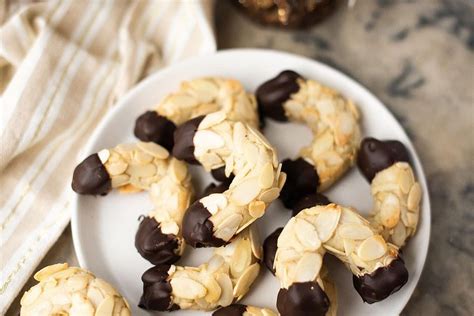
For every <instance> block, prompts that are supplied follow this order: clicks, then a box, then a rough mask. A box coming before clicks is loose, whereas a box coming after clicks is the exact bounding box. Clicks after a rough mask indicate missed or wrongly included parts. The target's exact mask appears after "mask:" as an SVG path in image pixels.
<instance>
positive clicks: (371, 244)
mask: <svg viewBox="0 0 474 316" xmlns="http://www.w3.org/2000/svg"><path fill="white" fill-rule="evenodd" d="M386 253H387V244H386V243H385V240H384V239H383V238H382V236H380V235H374V236H372V237H369V238H367V239H366V240H364V241H363V242H362V243H361V244H360V245H359V248H358V249H357V255H358V256H359V257H360V258H361V259H362V260H364V261H371V260H375V259H378V258H380V257H382V256H383V255H384V254H386Z"/></svg>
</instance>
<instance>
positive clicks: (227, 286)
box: [216, 273, 234, 306]
mask: <svg viewBox="0 0 474 316" xmlns="http://www.w3.org/2000/svg"><path fill="white" fill-rule="evenodd" d="M216 281H217V283H219V286H220V288H221V296H220V298H219V300H218V301H217V304H218V305H220V306H228V305H230V304H232V301H233V300H234V295H233V288H232V281H231V280H230V278H229V275H227V274H225V273H218V274H217V275H216Z"/></svg>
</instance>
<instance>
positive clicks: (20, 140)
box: [0, 0, 216, 314]
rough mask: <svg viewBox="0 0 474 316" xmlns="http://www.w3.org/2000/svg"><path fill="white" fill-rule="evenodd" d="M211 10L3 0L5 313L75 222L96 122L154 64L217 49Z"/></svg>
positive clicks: (153, 2) (163, 3)
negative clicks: (78, 167) (74, 205)
mask: <svg viewBox="0 0 474 316" xmlns="http://www.w3.org/2000/svg"><path fill="white" fill-rule="evenodd" d="M211 11H212V3H211V1H210V0H208V1H203V0H201V1H199V0H181V1H180V0H149V1H126V0H108V1H107V0H91V1H85V0H81V1H77V0H58V1H56V0H53V1H46V2H29V1H14V0H13V1H8V0H7V1H0V23H1V27H0V101H1V103H0V104H1V105H0V192H1V195H0V207H1V209H0V242H1V245H0V249H1V254H0V261H1V262H0V269H1V279H0V314H4V313H5V311H6V309H7V308H8V306H9V305H10V303H11V302H12V300H13V299H14V298H15V296H16V295H17V294H18V291H19V290H20V289H21V287H22V286H23V284H24V283H25V282H26V280H27V279H28V277H29V276H30V275H31V273H32V272H33V271H34V270H35V268H36V266H37V265H38V263H39V262H40V260H41V259H42V257H43V256H44V255H45V254H46V252H47V251H48V249H49V248H50V247H51V246H52V245H53V243H54V242H55V241H56V240H57V238H58V237H59V235H60V234H61V232H62V231H63V230H64V228H65V226H66V225H67V223H68V222H69V219H70V214H71V209H70V207H71V203H70V199H71V197H72V194H73V193H72V191H71V189H70V181H71V174H72V170H73V168H74V165H75V164H76V163H77V161H78V159H79V151H80V149H81V147H83V146H84V144H85V143H86V142H87V140H88V138H89V136H90V135H91V133H92V131H93V130H94V128H95V127H96V126H97V124H98V123H99V121H100V120H101V119H102V118H103V116H104V115H105V114H106V113H107V111H109V110H110V109H111V108H112V107H113V105H114V102H115V101H116V100H117V98H118V97H120V96H121V95H123V94H124V93H125V92H127V90H129V89H130V88H131V87H133V86H134V85H135V84H136V83H137V82H138V81H140V80H141V79H143V78H144V77H146V76H147V75H149V74H150V73H152V72H154V71H156V70H157V69H159V68H161V67H163V66H166V65H168V64H170V63H173V62H175V61H178V60H181V59H184V58H186V57H189V56H193V55H199V54H207V53H210V52H213V51H215V49H216V44H215V39H214V34H213V31H212V26H211V23H210V20H211V13H212V12H211ZM82 158H83V157H82Z"/></svg>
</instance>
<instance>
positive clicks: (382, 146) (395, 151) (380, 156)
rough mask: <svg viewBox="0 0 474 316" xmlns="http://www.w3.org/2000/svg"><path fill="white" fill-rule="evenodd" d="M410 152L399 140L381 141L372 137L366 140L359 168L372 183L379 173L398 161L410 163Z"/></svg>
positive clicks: (363, 143)
mask: <svg viewBox="0 0 474 316" xmlns="http://www.w3.org/2000/svg"><path fill="white" fill-rule="evenodd" d="M409 159H410V158H409V155H408V151H407V149H406V147H405V145H403V144H402V143H401V142H399V141H398V140H387V141H380V140H377V139H375V138H372V137H368V138H364V139H363V140H362V143H361V144H360V150H359V154H358V156H357V166H358V167H359V170H360V172H362V174H363V175H364V177H365V178H366V179H367V180H369V182H372V179H373V178H374V177H375V175H376V174H377V172H379V171H382V170H383V169H386V168H388V167H390V166H391V165H393V164H394V163H396V162H398V161H405V162H409Z"/></svg>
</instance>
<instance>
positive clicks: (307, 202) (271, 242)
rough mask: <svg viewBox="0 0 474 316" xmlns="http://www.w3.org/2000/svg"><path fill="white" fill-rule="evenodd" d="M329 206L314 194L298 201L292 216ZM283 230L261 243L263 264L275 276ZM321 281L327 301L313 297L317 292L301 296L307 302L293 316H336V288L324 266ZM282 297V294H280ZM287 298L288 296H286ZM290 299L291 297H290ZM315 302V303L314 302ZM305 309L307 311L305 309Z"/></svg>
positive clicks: (281, 302) (326, 200) (275, 232)
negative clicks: (312, 208) (278, 247)
mask: <svg viewBox="0 0 474 316" xmlns="http://www.w3.org/2000/svg"><path fill="white" fill-rule="evenodd" d="M327 204H331V202H330V201H329V200H328V199H327V197H325V196H324V195H322V194H319V193H318V194H315V195H308V196H306V198H305V199H302V200H300V202H299V205H298V207H299V208H298V209H297V210H296V212H295V213H294V215H293V216H295V215H296V214H298V213H299V212H300V211H302V210H303V209H306V208H308V207H312V206H315V205H327ZM282 230H283V227H279V228H277V229H276V230H275V231H274V232H273V233H271V234H270V235H269V236H268V237H267V238H266V239H265V241H264V243H263V262H264V264H265V266H266V267H267V269H268V270H269V271H270V272H271V273H272V274H273V275H275V255H276V251H277V245H278V238H279V237H280V234H281V232H282ZM320 276H321V280H322V281H323V287H322V288H323V289H324V292H323V293H324V294H326V295H327V300H326V297H325V296H324V295H322V293H320V294H321V295H314V294H315V293H318V291H316V292H314V293H313V294H311V295H308V296H304V297H303V296H301V297H300V298H299V299H301V300H302V299H307V300H308V302H306V303H302V302H300V303H299V305H300V306H301V308H299V309H297V310H295V311H294V313H295V314H294V315H296V313H299V315H307V314H311V315H313V313H316V314H319V315H325V316H329V315H337V295H336V288H335V286H334V283H332V282H331V281H330V280H329V277H328V275H327V270H326V269H325V268H324V266H323V267H322V268H321V272H320ZM295 289H296V287H295V288H294V292H293V293H297V292H295ZM282 295H283V294H282ZM286 297H288V296H286ZM290 297H291V296H290ZM314 300H316V302H314ZM280 305H281V308H285V307H284V306H285V305H286V302H284V301H280ZM293 305H294V304H290V305H288V306H289V308H293ZM315 305H317V306H319V307H320V310H317V311H315V310H314V306H315ZM305 306H306V307H307V309H306V308H305ZM283 313H285V314H290V312H289V311H286V312H283Z"/></svg>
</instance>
